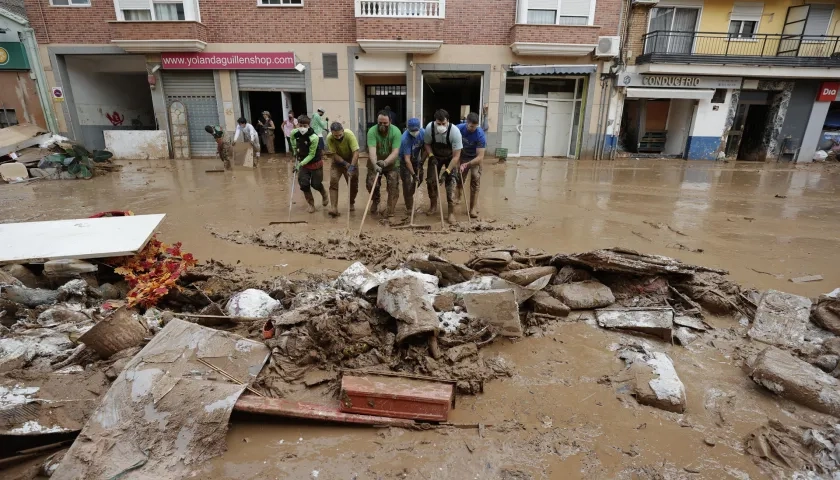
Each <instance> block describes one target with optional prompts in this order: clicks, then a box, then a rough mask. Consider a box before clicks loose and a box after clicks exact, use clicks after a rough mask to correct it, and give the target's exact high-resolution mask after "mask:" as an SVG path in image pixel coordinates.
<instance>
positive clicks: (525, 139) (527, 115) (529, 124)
mask: <svg viewBox="0 0 840 480" xmlns="http://www.w3.org/2000/svg"><path fill="white" fill-rule="evenodd" d="M547 112H548V104H547V103H546V102H537V101H534V100H527V101H526V102H525V112H524V113H523V115H522V148H521V150H520V152H519V153H520V154H521V155H522V156H526V157H542V156H543V155H544V152H545V121H546V114H547Z"/></svg>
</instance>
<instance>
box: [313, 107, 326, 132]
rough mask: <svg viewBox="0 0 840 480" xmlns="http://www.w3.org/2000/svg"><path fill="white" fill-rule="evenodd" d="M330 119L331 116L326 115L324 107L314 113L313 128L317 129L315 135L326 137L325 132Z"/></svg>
mask: <svg viewBox="0 0 840 480" xmlns="http://www.w3.org/2000/svg"><path fill="white" fill-rule="evenodd" d="M329 121H330V119H329V118H325V117H324V109H323V108H319V109H318V113H316V114H315V115H312V130H314V131H315V135H318V136H319V137H321V138H324V132H326V131H327V122H329Z"/></svg>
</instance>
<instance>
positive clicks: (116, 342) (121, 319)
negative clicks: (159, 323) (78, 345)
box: [79, 308, 149, 358]
mask: <svg viewBox="0 0 840 480" xmlns="http://www.w3.org/2000/svg"><path fill="white" fill-rule="evenodd" d="M148 334H149V329H148V324H147V323H146V320H145V319H144V318H143V317H141V316H140V315H138V314H137V312H135V311H134V310H132V309H129V308H120V309H117V310H116V311H114V312H113V313H111V314H110V315H109V316H107V317H105V318H103V319H102V320H100V321H99V322H97V323H96V324H95V325H94V326H93V327H92V328H91V329H90V330H88V331H87V332H85V334H84V335H82V336H81V337H79V341H80V342H82V343H84V344H85V345H87V346H88V347H90V348H91V349H92V350H93V351H95V352H96V353H97V354H99V356H100V357H102V358H108V357H110V356H111V355H113V354H115V353H117V352H119V351H121V350H124V349H126V348H131V347H136V346H137V345H140V344H141V343H142V342H143V339H144V338H145V337H146V336H147V335H148Z"/></svg>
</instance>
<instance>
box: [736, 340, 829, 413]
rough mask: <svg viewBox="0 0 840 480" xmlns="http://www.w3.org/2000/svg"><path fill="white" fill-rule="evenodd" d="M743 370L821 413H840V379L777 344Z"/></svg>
mask: <svg viewBox="0 0 840 480" xmlns="http://www.w3.org/2000/svg"><path fill="white" fill-rule="evenodd" d="M744 369H745V370H746V371H747V373H748V375H749V376H750V378H752V380H753V381H754V382H755V383H757V384H759V385H761V386H763V387H764V388H766V389H768V390H770V391H771V392H773V393H775V394H776V395H779V396H780V397H783V398H787V399H788V400H792V401H794V402H797V403H801V404H802V405H805V406H807V407H810V408H813V409H814V410H817V411H818V412H823V413H828V414H829V415H834V416H840V380H837V379H836V378H834V377H832V376H831V375H829V374H827V373H825V372H823V371H822V370H820V369H819V368H817V367H814V366H812V365H810V364H809V363H807V362H805V361H803V360H800V359H798V358H796V357H794V356H793V355H791V354H789V353H787V352H785V351H783V350H780V349H778V348H776V347H772V346H771V347H767V348H766V349H764V350H762V351H761V353H759V354H758V355H757V356H756V357H755V358H752V359H750V360H749V361H748V362H747V363H746V364H745V365H744Z"/></svg>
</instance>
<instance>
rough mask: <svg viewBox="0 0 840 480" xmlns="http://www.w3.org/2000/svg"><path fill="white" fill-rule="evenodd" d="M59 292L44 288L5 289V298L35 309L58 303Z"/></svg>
mask: <svg viewBox="0 0 840 480" xmlns="http://www.w3.org/2000/svg"><path fill="white" fill-rule="evenodd" d="M59 295H60V294H59V292H58V290H47V289H43V288H29V287H14V286H12V287H5V288H3V297H5V298H6V299H8V300H11V301H13V302H15V303H22V304H23V305H26V306H27V307H30V308H34V307H38V306H41V305H47V304H51V303H55V302H56V301H58V297H59Z"/></svg>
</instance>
